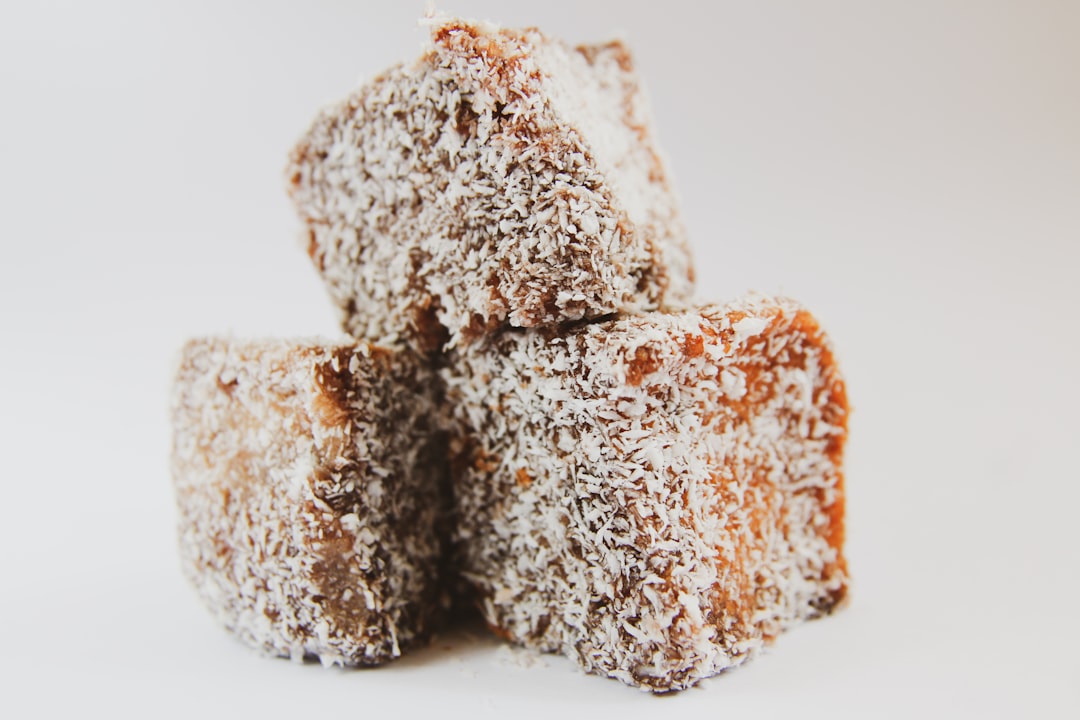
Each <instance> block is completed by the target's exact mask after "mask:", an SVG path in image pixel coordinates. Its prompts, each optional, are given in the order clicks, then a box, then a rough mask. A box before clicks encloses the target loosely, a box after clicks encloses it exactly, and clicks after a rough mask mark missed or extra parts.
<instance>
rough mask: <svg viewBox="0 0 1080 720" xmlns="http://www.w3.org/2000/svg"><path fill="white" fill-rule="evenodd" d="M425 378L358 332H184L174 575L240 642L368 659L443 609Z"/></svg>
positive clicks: (422, 631) (433, 442) (391, 652)
mask: <svg viewBox="0 0 1080 720" xmlns="http://www.w3.org/2000/svg"><path fill="white" fill-rule="evenodd" d="M435 392H436V391H435V377H434V375H433V373H432V372H431V371H430V370H428V369H427V367H426V365H425V364H424V363H423V362H421V361H419V360H418V359H417V358H416V357H414V356H413V355H411V354H410V353H404V352H400V353H390V352H388V351H386V350H382V349H379V348H375V347H372V346H369V345H366V344H362V343H357V344H349V343H342V344H320V343H318V342H284V341H281V342H235V341H231V340H225V339H203V340H193V341H191V342H189V343H188V344H187V345H186V346H185V348H184V350H183V353H182V358H181V364H180V369H179V373H178V376H177V379H176V384H175V390H174V398H173V408H172V420H173V433H174V434H173V455H172V471H173V480H174V484H175V489H176V497H177V502H178V505H179V511H180V528H179V530H180V551H181V558H182V565H183V569H184V571H185V574H186V575H187V577H188V578H189V580H190V581H191V582H192V583H193V584H194V586H195V588H196V589H197V591H198V593H199V595H200V596H201V597H202V599H203V601H204V602H205V604H206V605H207V606H208V607H209V608H210V610H211V612H212V613H213V614H214V615H215V616H216V617H217V618H218V619H219V620H220V621H221V622H222V623H224V625H225V626H226V627H228V628H229V629H230V630H232V631H233V632H234V633H236V635H238V636H239V637H240V638H241V639H242V640H243V641H244V642H245V643H247V644H249V645H252V646H254V647H256V648H259V649H261V650H263V651H265V652H267V653H270V654H273V655H279V656H287V657H291V658H293V659H296V660H299V659H303V658H318V659H319V660H320V661H321V662H322V663H323V664H326V665H334V664H336V665H374V664H379V663H383V662H386V661H388V660H390V659H392V658H395V657H397V656H398V655H400V654H401V652H402V651H403V650H405V649H406V648H408V647H409V646H411V645H414V644H416V643H417V642H419V641H421V640H422V639H424V637H425V636H426V635H427V634H428V633H429V632H430V630H431V629H432V624H433V622H434V621H435V619H436V617H437V614H438V606H439V590H438V578H437V571H438V565H439V561H440V559H441V553H442V550H443V546H442V541H441V537H440V536H439V534H438V533H437V520H438V518H437V514H438V513H439V512H440V508H442V507H443V505H442V504H441V503H442V497H443V495H442V492H443V491H442V490H441V487H442V482H443V477H442V476H441V471H440V468H441V467H442V466H443V465H444V462H442V461H441V458H442V457H444V456H445V455H444V454H445V448H444V447H442V446H441V442H442V441H441V439H440V437H439V436H438V434H437V432H436V431H435V429H434V428H433V423H432V421H431V418H432V417H433V416H434V413H435V406H436V403H435V400H434V393H435Z"/></svg>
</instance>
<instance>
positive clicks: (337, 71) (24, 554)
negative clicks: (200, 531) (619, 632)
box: [0, 0, 1080, 718]
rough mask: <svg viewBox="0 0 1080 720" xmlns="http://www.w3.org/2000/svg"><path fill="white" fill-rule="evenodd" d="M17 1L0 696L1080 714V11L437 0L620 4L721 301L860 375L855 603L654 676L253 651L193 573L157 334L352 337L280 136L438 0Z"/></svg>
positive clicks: (550, 13) (6, 151) (463, 653)
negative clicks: (211, 613)
mask: <svg viewBox="0 0 1080 720" xmlns="http://www.w3.org/2000/svg"><path fill="white" fill-rule="evenodd" d="M22 5H23V6H22V7H21V8H12V7H11V6H10V5H8V4H5V5H4V6H3V9H2V10H0V91H2V98H3V100H2V103H3V105H2V113H0V159H2V166H0V167H2V169H0V198H3V200H2V203H3V205H2V208H3V212H2V213H0V238H2V242H3V253H2V256H0V258H2V259H0V324H2V327H3V329H4V334H3V340H2V341H0V363H2V366H0V370H2V372H0V378H2V379H0V408H2V410H0V438H3V440H2V451H3V457H4V468H5V474H4V481H5V482H4V493H3V501H2V505H0V515H2V521H0V553H2V554H0V561H2V563H3V568H4V573H3V578H4V580H3V586H2V593H0V647H2V648H3V653H2V656H0V688H2V692H0V698H2V699H0V707H2V708H4V710H5V711H4V712H3V714H4V715H5V716H9V714H10V713H8V712H6V710H8V709H14V710H16V711H17V712H16V713H15V714H14V715H11V716H13V717H14V716H20V717H21V716H24V715H44V714H48V713H47V711H58V710H62V711H66V712H67V713H68V714H74V713H75V712H80V713H83V714H88V715H90V716H94V715H95V714H96V713H95V711H104V712H108V713H109V714H110V715H113V716H135V715H137V714H139V713H140V712H145V711H147V709H151V708H152V709H154V711H155V712H157V713H158V714H159V715H160V716H165V717H168V716H174V717H194V716H196V715H197V714H198V715H207V716H215V715H233V716H238V717H239V716H245V717H259V716H266V717H272V716H289V717H293V718H295V717H298V716H299V717H304V716H310V715H309V714H310V713H312V712H318V713H320V714H321V713H327V714H329V713H333V714H334V715H335V716H356V717H359V716H370V717H396V716H398V715H403V716H406V717H409V716H421V715H431V714H436V713H437V714H439V715H440V716H441V715H444V714H454V713H455V712H457V711H461V712H468V714H469V715H470V716H471V717H485V716H495V715H500V716H504V715H507V714H508V713H511V712H512V713H513V715H514V716H515V717H516V716H519V715H521V714H524V715H533V716H536V717H547V716H550V714H551V712H552V711H553V710H556V711H561V712H564V713H565V711H566V710H567V709H570V708H573V707H577V706H584V707H585V708H586V709H587V710H588V711H589V712H596V713H604V714H605V715H607V714H611V715H613V716H616V715H618V716H622V715H626V716H632V715H640V716H646V715H653V714H656V713H665V714H667V713H678V714H684V713H713V714H715V715H716V716H720V715H721V714H722V715H723V716H725V717H751V716H752V717H781V716H798V717H812V716H822V717H830V718H837V717H865V716H870V715H873V716H876V717H882V716H896V717H906V716H911V715H915V714H918V715H921V716H930V717H935V716H950V715H956V716H967V717H972V716H982V717H991V716H998V717H1016V716H1019V715H1021V714H1023V715H1024V716H1027V717H1047V716H1055V715H1056V716H1066V717H1069V716H1071V717H1076V716H1077V714H1078V713H1080V690H1078V687H1080V683H1078V678H1080V661H1078V655H1077V652H1076V647H1077V645H1078V641H1080V623H1078V620H1077V609H1076V603H1077V597H1078V592H1080V562H1078V561H1077V559H1076V551H1077V549H1078V540H1077V530H1076V525H1075V523H1076V517H1077V507H1078V501H1080V485H1078V481H1080V472H1078V470H1077V461H1076V457H1077V447H1078V436H1080V433H1078V430H1080V422H1078V420H1077V408H1078V401H1080V372H1078V369H1077V360H1076V358H1077V354H1078V352H1080V339H1078V333H1077V326H1078V323H1077V318H1076V314H1077V310H1078V309H1080V290H1078V287H1077V283H1076V282H1075V279H1074V276H1075V275H1076V273H1077V269H1078V268H1080V249H1078V248H1080V82H1078V69H1080V44H1078V43H1077V41H1076V38H1077V37H1078V35H1080V5H1077V4H1076V3H1069V2H1056V3H1055V2H1021V1H1019V0H1017V2H1012V3H1005V2H971V3H962V2H954V1H942V2H930V1H929V0H927V1H926V2H921V1H919V2H900V1H899V0H897V1H894V2H893V1H890V2H878V3H863V2H855V1H851V2H839V1H832V0H826V1H824V2H817V3H803V2H796V1H795V0H791V1H790V2H767V3H716V4H712V5H710V6H709V9H708V10H699V9H697V5H696V4H694V3H689V2H670V1H669V2H664V3H617V2H597V3H583V7H580V8H578V7H576V5H577V4H576V3H562V2H543V3H520V4H515V5H512V6H511V5H509V4H507V3H498V2H471V1H468V0H460V1H459V2H456V3H453V4H451V3H449V2H447V3H445V5H446V7H447V9H449V10H453V11H455V12H460V13H462V14H466V15H470V16H480V17H490V18H492V19H501V20H502V21H504V22H505V23H507V24H522V23H527V24H536V25H539V26H541V27H543V28H545V29H547V30H548V31H550V32H552V33H554V34H557V35H562V36H564V37H566V38H568V39H570V40H573V41H586V40H594V39H597V38H600V37H604V36H606V35H608V34H610V32H611V31H613V30H617V29H622V30H623V31H624V32H625V34H626V35H627V36H628V37H629V39H630V41H631V42H632V45H633V47H634V48H635V50H636V52H637V57H638V61H639V66H640V67H641V69H642V71H643V73H644V75H645V77H646V79H647V80H648V82H649V86H650V90H651V95H652V98H653V100H654V104H655V106H656V115H657V119H658V125H659V133H660V139H661V142H662V143H663V144H664V146H665V147H666V149H667V152H668V155H669V157H670V159H671V164H672V167H673V170H674V173H675V176H676V179H677V181H678V184H679V186H680V188H681V190H682V194H683V199H684V206H685V210H686V216H687V219H688V224H689V226H690V230H691V232H692V236H693V239H694V242H695V245H696V248H695V249H696V251H697V256H698V268H699V271H700V276H701V295H702V296H703V297H705V298H708V299H714V300H725V299H728V298H731V297H734V296H735V295H737V294H739V293H741V292H742V291H744V290H746V289H749V288H755V289H759V290H763V291H770V292H775V291H783V292H786V293H788V294H790V295H792V296H794V297H796V298H798V299H800V300H802V301H803V302H805V303H806V304H807V305H808V306H809V307H810V308H811V309H812V310H814V311H815V312H816V313H817V314H818V315H819V317H820V318H821V319H822V321H823V322H824V324H825V326H826V327H827V328H828V329H829V330H830V331H831V334H832V336H833V338H834V340H835V342H836V345H837V347H838V356H839V358H840V360H841V362H842V365H843V367H844V369H845V371H846V374H847V377H848V381H849V392H850V396H851V399H852V401H853V404H854V406H855V412H854V416H853V418H852V428H851V441H850V445H849V455H848V486H849V504H848V509H849V533H848V554H849V557H850V561H851V568H852V571H853V573H854V576H855V583H856V585H855V589H854V598H853V603H852V605H851V606H850V607H849V608H848V609H847V610H845V611H844V612H842V613H840V614H838V615H836V616H834V617H832V618H829V619H827V620H824V621H821V622H816V623H812V624H809V625H806V626H804V627H802V628H800V629H798V630H796V631H795V632H792V633H791V634H789V635H787V636H785V637H783V638H781V639H780V641H779V642H778V643H777V644H776V646H775V647H774V648H773V650H772V651H771V652H770V653H769V654H767V655H765V656H763V657H761V658H759V659H757V660H756V661H754V662H753V663H751V664H750V665H748V666H746V667H745V668H742V669H739V670H738V671H735V672H732V673H730V674H728V675H726V676H724V677H721V678H718V679H715V680H712V681H710V682H707V683H705V685H704V686H703V688H701V689H697V690H693V691H688V692H686V693H683V694H681V695H679V696H676V697H673V698H661V699H655V698H651V697H648V696H645V695H641V694H639V693H636V692H634V691H633V690H630V689H627V688H624V687H622V686H621V685H619V684H618V683H615V682H612V681H606V680H602V679H599V678H594V677H585V676H582V675H580V674H578V673H576V672H575V671H574V670H573V668H572V667H571V666H570V664H569V663H568V662H566V661H563V660H561V659H559V658H553V657H549V658H543V659H542V661H541V662H540V664H539V665H537V666H534V667H528V668H526V667H521V663H520V662H516V661H513V660H512V659H511V660H508V657H509V656H512V654H511V653H509V652H508V651H505V650H500V649H499V647H500V646H499V644H498V643H497V642H494V641H492V640H489V639H479V640H472V641H470V640H468V639H466V638H463V637H460V636H459V637H457V638H456V639H454V638H452V639H451V641H449V644H448V643H447V642H440V643H437V644H436V645H435V646H434V647H433V648H432V649H430V650H428V651H425V652H422V653H418V654H416V655H413V656H411V657H410V658H408V659H406V660H404V661H402V662H400V663H398V664H396V665H394V666H392V667H388V668H384V669H379V670H369V671H363V672H338V671H326V670H323V669H322V668H319V667H316V666H295V665H291V664H289V663H288V662H282V661H271V660H264V659H261V658H259V657H256V656H255V655H253V654H251V653H249V652H248V651H246V650H245V649H244V648H242V647H240V646H239V645H237V644H236V643H234V642H233V641H232V640H231V639H230V638H229V637H228V636H226V635H225V634H224V633H223V632H221V631H220V630H219V629H218V628H216V627H214V625H213V624H212V622H211V621H210V620H209V617H208V616H207V614H206V613H205V612H204V611H203V610H202V608H201V607H199V605H198V604H197V602H196V599H195V597H194V594H193V593H192V592H191V591H190V590H189V589H188V588H187V587H186V586H185V585H184V583H183V581H182V579H181V577H180V575H179V572H178V570H177V560H176V553H175V548H174V539H173V522H174V517H173V507H172V498H171V495H170V489H169V481H168V477H167V472H166V468H167V465H166V456H167V452H168V426H167V423H166V411H165V407H166V396H167V388H168V383H169V378H170V374H171V362H172V356H173V352H174V351H175V350H176V349H177V348H178V347H179V345H180V343H181V342H182V341H183V339H184V338H185V337H187V336H189V335H193V334H201V333H210V332H222V331H229V330H232V331H235V332H236V333H237V334H240V335H268V334H275V335H289V334H305V335H309V334H314V333H333V332H334V330H335V328H334V317H333V313H332V311H331V307H330V304H329V302H328V301H327V300H326V298H325V296H324V294H323V289H322V287H321V286H320V285H319V282H318V280H317V279H316V276H315V273H314V271H313V270H312V269H311V268H310V267H309V263H308V260H307V258H306V257H305V256H304V254H303V252H302V250H301V249H300V246H299V243H298V242H297V240H296V236H297V235H298V232H299V227H298V223H297V221H296V219H295V218H294V216H293V213H292V211H291V209H290V207H289V206H288V204H287V200H286V198H285V195H284V191H283V189H282V185H283V180H282V177H281V175H282V167H283V165H284V158H285V153H286V152H287V150H288V149H289V147H290V146H291V144H292V142H293V140H294V139H295V138H296V137H297V136H298V135H299V134H300V133H301V132H302V131H303V129H304V128H305V126H306V123H307V122H308V121H309V119H310V118H311V117H312V115H313V114H314V111H315V109H316V108H317V107H318V106H319V105H320V104H321V103H323V102H325V101H329V100H331V99H334V98H336V97H339V96H341V95H343V94H344V93H345V92H347V91H348V90H349V89H350V88H351V87H352V86H353V85H354V83H355V82H356V81H358V80H359V79H360V78H362V77H364V76H366V75H370V74H371V73H373V72H376V71H378V70H380V69H382V68H383V67H385V66H387V65H389V64H390V63H391V62H393V61H395V60H398V59H405V58H409V57H412V56H414V55H415V54H416V52H417V50H418V48H419V43H420V41H421V37H422V36H421V33H420V31H419V30H417V29H416V27H415V25H414V20H415V18H416V16H417V15H419V13H420V11H421V9H422V6H421V3H420V2H416V3H400V4H389V3H387V4H386V5H380V6H376V7H368V6H367V5H365V4H363V3H356V2H339V3H325V2H324V3H295V4H290V5H283V4H281V3H254V2H252V3H243V4H242V3H233V4H228V5H226V4H224V3H222V4H218V3H192V2H188V3H179V2H170V3H125V4H119V3H104V2H103V3H96V4H93V7H91V4H89V3H71V4H62V3H48V4H46V3H24V4H22ZM414 5H415V7H414ZM448 645H449V647H450V649H445V648H446V647H447V646H448ZM513 657H516V656H513ZM250 709H257V710H258V714H256V713H255V712H251V711H250ZM796 714H797V715H796Z"/></svg>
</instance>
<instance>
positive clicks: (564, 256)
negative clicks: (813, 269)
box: [287, 19, 693, 352]
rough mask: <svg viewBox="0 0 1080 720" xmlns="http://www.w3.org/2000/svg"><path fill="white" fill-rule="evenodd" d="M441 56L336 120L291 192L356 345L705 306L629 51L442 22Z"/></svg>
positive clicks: (455, 341) (301, 165)
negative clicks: (696, 294)
mask: <svg viewBox="0 0 1080 720" xmlns="http://www.w3.org/2000/svg"><path fill="white" fill-rule="evenodd" d="M430 25H431V38H432V46H431V48H430V49H429V50H428V51H427V52H426V53H425V54H424V55H423V56H422V57H421V58H420V59H419V60H418V61H417V62H415V63H414V64H412V65H410V66H398V67H394V68H392V69H390V70H388V71H387V72H386V73H384V74H383V75H382V76H380V77H378V78H376V79H375V80H373V81H371V82H370V83H369V84H367V85H366V86H364V87H362V88H360V89H359V90H357V91H356V92H354V93H353V94H352V95H351V96H349V97H348V98H347V99H345V100H344V101H343V102H341V103H340V104H338V105H337V106H335V107H331V108H329V109H327V110H325V111H324V112H323V113H322V114H321V115H320V116H319V117H318V118H317V119H316V121H315V123H314V125H313V126H312V128H311V129H310V130H309V131H308V133H307V135H306V136H305V137H304V138H303V139H302V140H301V141H300V142H299V144H298V145H297V146H296V148H295V149H294V150H293V152H292V154H291V157H290V162H289V165H288V169H287V175H288V178H289V192H290V195H291V197H292V199H293V201H294V203H295V205H296V207H297V209H298V210H299V213H300V215H301V217H302V218H303V220H304V221H305V222H306V224H307V227H308V230H309V242H308V252H309V254H310V255H311V258H312V260H313V261H314V263H315V265H316V267H317V268H318V270H319V272H320V273H321V275H322V277H323V278H324V280H325V282H326V285H327V287H328V289H329V292H330V295H331V297H332V298H333V301H334V303H335V304H336V305H337V306H338V307H339V308H340V310H341V313H342V317H343V324H344V327H345V329H346V331H347V332H349V333H351V334H352V335H354V336H356V337H364V338H368V339H371V340H374V341H378V342H381V343H386V344H398V343H405V344H407V345H409V346H411V347H414V348H418V349H420V350H422V351H425V352H426V351H434V350H437V349H439V348H441V347H443V346H444V345H445V346H446V347H450V348H452V347H455V346H458V345H460V344H467V342H469V341H472V340H476V339H478V338H480V337H482V336H483V335H485V334H486V333H488V332H490V331H492V330H494V329H495V328H497V327H500V326H503V325H506V324H509V325H511V326H517V327H533V326H542V325H549V324H554V323H559V322H565V321H571V320H577V319H580V318H592V317H597V316H601V315H605V314H608V313H612V312H615V311H633V310H641V309H652V308H656V307H658V306H660V305H661V304H662V303H664V302H668V303H670V302H683V301H687V300H688V299H689V297H690V295H691V294H692V280H693V278H692V269H691V261H690V252H689V246H688V243H687V241H686V237H685V231H684V228H683V224H682V221H681V218H680V215H679V212H678V208H677V203H676V200H675V196H674V193H673V191H672V188H671V186H670V183H669V180H668V172H667V170H666V169H665V167H664V163H663V161H662V159H661V157H660V155H659V152H658V150H657V147H656V145H655V143H654V141H653V133H652V130H651V121H650V115H649V109H648V104H647V101H646V99H645V97H644V94H643V92H642V89H641V85H640V81H639V79H638V77H637V75H636V74H635V72H634V70H633V66H632V60H631V57H630V53H629V50H628V49H627V48H626V47H625V46H624V45H623V44H622V43H620V42H617V41H615V42H611V43H608V44H604V45H596V46H588V47H580V48H576V49H575V48H571V47H569V46H567V45H565V44H563V43H561V42H559V41H555V40H551V39H548V38H547V37H545V36H544V35H542V34H541V33H540V32H539V31H537V30H535V29H526V30H509V29H500V28H498V27H495V26H492V25H489V24H484V23H472V22H467V21H462V20H449V19H439V20H432V21H431V22H430Z"/></svg>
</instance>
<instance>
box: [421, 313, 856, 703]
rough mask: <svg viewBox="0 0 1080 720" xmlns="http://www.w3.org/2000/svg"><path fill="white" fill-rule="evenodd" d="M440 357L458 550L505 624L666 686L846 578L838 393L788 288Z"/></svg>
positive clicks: (600, 666)
mask: <svg viewBox="0 0 1080 720" xmlns="http://www.w3.org/2000/svg"><path fill="white" fill-rule="evenodd" d="M441 372H442V373H443V376H444V379H445V381H446V383H447V395H448V400H449V405H450V407H451V408H452V409H453V412H454V421H455V428H454V429H453V430H452V431H451V439H450V450H451V457H452V477H453V491H454V498H455V500H454V502H455V511H456V517H457V523H458V526H457V533H456V538H455V544H456V549H457V550H456V551H457V553H458V556H459V562H460V563H461V566H462V572H463V575H464V577H465V578H466V579H467V580H468V581H469V583H470V584H471V585H472V586H473V588H474V591H475V592H476V594H477V598H478V605H479V607H480V608H481V610H482V612H483V615H484V617H485V619H486V621H487V622H488V624H489V625H490V626H491V627H492V628H493V629H494V630H495V631H496V632H497V633H498V634H500V635H502V636H503V637H505V638H508V639H509V640H511V641H514V642H516V643H519V644H522V645H525V646H529V647H532V648H536V649H539V650H542V651H550V652H561V653H563V654H565V655H567V656H569V657H571V658H573V659H574V660H576V661H577V662H578V663H579V664H580V665H581V667H583V668H584V669H585V670H587V671H590V672H594V673H599V674H603V675H608V676H611V677H614V678H618V679H620V680H622V681H624V682H626V683H629V684H631V685H635V686H638V687H640V688H643V689H646V690H650V691H653V692H667V691H672V690H679V689H683V688H686V687H689V686H691V685H693V684H695V683H696V682H697V681H699V680H700V679H702V678H706V677H709V676H711V675H714V674H716V673H718V672H720V671H722V670H724V669H725V668H729V667H732V666H734V665H737V664H739V663H741V662H743V661H744V660H746V659H747V658H749V657H751V656H753V655H754V654H755V653H756V652H758V651H759V650H760V649H761V648H762V647H763V646H764V645H766V644H768V643H769V642H771V641H772V640H773V639H774V638H776V637H777V635H778V634H780V633H781V632H782V631H783V630H784V629H785V628H788V627H789V626H791V625H792V624H793V623H796V622H798V621H801V620H804V619H808V618H812V617H815V616H819V615H822V614H825V613H828V612H830V611H831V610H832V609H833V608H834V607H836V606H837V604H838V603H840V601H841V600H842V599H843V598H844V596H845V592H846V589H847V582H848V579H847V578H848V576H847V571H846V565H845V560H844V555H843V540H844V491H843V475H842V456H843V449H844V443H845V438H846V426H847V417H848V407H847V400H846V395H845V388H844V382H843V380H842V379H841V376H840V373H839V371H838V369H837V366H836V362H835V360H834V358H833V352H832V350H831V346H830V343H829V340H828V339H827V338H826V336H825V334H824V333H823V331H822V330H821V328H820V327H819V325H818V323H817V322H816V320H815V319H814V318H813V317H812V316H811V315H810V314H809V312H807V311H806V310H805V309H804V308H802V307H801V306H799V305H798V304H796V303H795V302H793V301H790V300H786V299H773V298H768V297H764V296H751V297H748V298H744V299H742V300H739V301H737V302H734V303H732V304H729V305H726V306H723V307H719V306H709V307H704V308H699V309H687V310H678V311H669V312H653V313H643V314H637V315H629V316H620V317H616V318H612V319H608V320H604V321H599V322H593V323H583V324H578V325H577V326H575V327H569V328H563V329H561V330H560V331H546V330H531V331H524V330H522V331H507V332H503V333H500V334H498V335H495V336H492V337H491V338H490V339H489V340H488V342H486V343H475V344H473V345H470V346H468V347H465V348H461V349H460V350H458V351H457V352H456V353H455V357H454V362H452V363H449V364H448V365H447V367H445V368H444V369H443V370H442V371H441Z"/></svg>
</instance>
